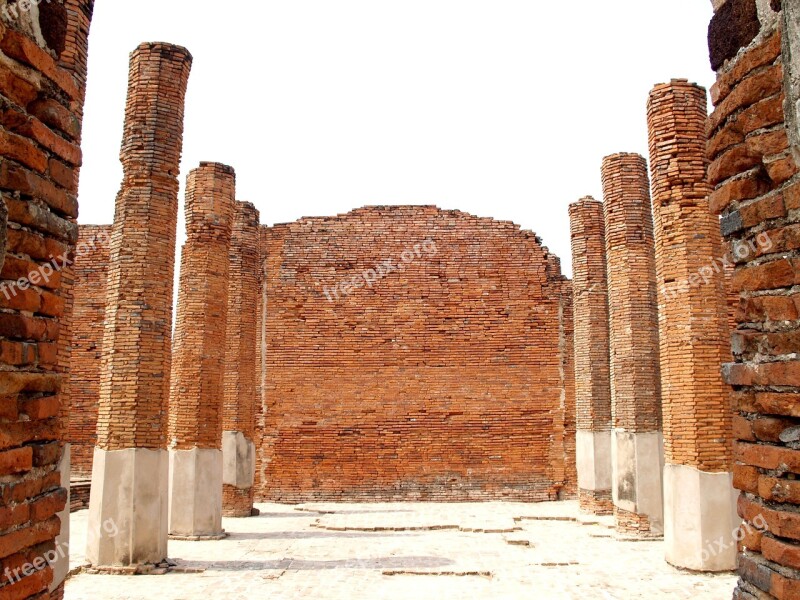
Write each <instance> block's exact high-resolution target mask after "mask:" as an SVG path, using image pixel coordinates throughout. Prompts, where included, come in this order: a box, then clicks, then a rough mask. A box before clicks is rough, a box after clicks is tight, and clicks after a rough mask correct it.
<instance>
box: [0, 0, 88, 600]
mask: <svg viewBox="0 0 800 600" xmlns="http://www.w3.org/2000/svg"><path fill="white" fill-rule="evenodd" d="M37 8H38V7H37ZM92 9H93V2H91V1H90V0H86V1H83V0H66V1H64V2H53V3H50V4H48V6H47V9H46V10H30V11H27V12H21V13H19V14H18V15H17V17H16V18H14V19H9V20H5V19H4V20H3V22H1V23H0V52H1V54H0V105H1V107H0V157H1V158H2V160H0V199H1V200H2V202H0V206H2V208H0V248H2V252H0V279H2V284H1V285H2V290H0V364H2V369H1V370H0V382H2V383H0V387H2V392H0V498H1V499H2V500H1V501H0V571H2V572H6V569H8V570H9V571H8V572H10V573H14V572H15V571H16V573H17V575H12V577H11V579H10V580H9V579H8V578H7V577H4V578H3V580H2V582H0V586H2V587H0V595H2V596H3V597H6V598H28V597H33V596H36V597H37V598H53V599H58V598H61V597H63V581H64V579H65V577H66V574H67V571H68V568H67V564H66V561H64V560H62V561H56V560H54V559H53V560H52V563H47V562H45V561H43V560H41V559H40V557H42V556H47V557H51V558H53V557H57V556H58V555H59V554H58V553H59V550H60V549H61V550H62V551H63V548H64V547H65V546H64V543H65V542H66V539H67V537H68V535H69V533H68V531H69V530H68V514H67V512H66V510H65V506H66V504H67V502H68V488H69V454H70V451H69V445H68V444H66V443H64V442H65V440H66V437H67V436H66V435H65V431H66V429H67V427H66V425H67V423H66V419H67V418H68V406H69V404H68V402H67V398H66V397H65V396H64V395H62V392H65V391H66V392H68V387H67V386H66V381H67V379H68V376H69V373H68V370H69V361H68V356H69V352H68V350H69V348H68V346H67V345H66V343H65V342H64V340H63V339H62V340H59V333H60V332H64V331H68V328H67V327H65V326H64V325H65V323H63V322H62V318H63V316H64V311H65V306H66V305H67V301H68V299H69V294H70V287H69V284H70V280H71V278H70V275H69V272H66V273H63V274H62V272H61V269H62V268H63V267H64V266H65V264H68V263H69V261H70V260H71V257H72V256H73V253H74V249H75V243H76V242H77V239H78V227H77V224H76V219H77V216H78V201H77V192H78V174H79V167H80V164H81V151H80V139H81V123H82V116H83V101H84V92H85V85H86V59H87V44H88V33H89V23H90V21H91V17H92ZM60 330H61V331H60ZM34 560H35V561H36V562H35V563H33V564H34V566H35V568H34V569H32V570H30V571H29V572H28V573H25V574H24V575H23V574H20V568H21V567H23V566H25V565H27V564H28V563H32V562H33V561H34Z"/></svg>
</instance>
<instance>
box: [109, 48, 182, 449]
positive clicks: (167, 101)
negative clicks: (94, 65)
mask: <svg viewBox="0 0 800 600" xmlns="http://www.w3.org/2000/svg"><path fill="white" fill-rule="evenodd" d="M191 64H192V57H191V54H189V52H188V51H187V50H186V49H184V48H180V47H179V46H172V45H169V44H163V43H147V44H142V45H140V46H139V47H138V48H137V49H136V50H135V51H134V52H133V54H132V55H131V61H130V70H129V75H128V86H129V87H128V98H127V103H126V106H125V127H124V131H123V138H122V149H121V152H120V160H121V161H122V168H123V181H122V186H121V189H120V192H119V194H118V195H117V200H116V208H115V217H114V227H113V230H112V236H111V253H110V258H109V269H108V279H107V283H106V317H105V318H106V321H105V332H104V336H103V355H102V361H101V375H100V405H99V408H98V418H97V445H98V447H100V448H102V449H104V450H124V449H126V448H152V449H165V448H166V446H167V439H166V434H167V427H166V425H167V412H168V401H169V388H170V386H169V380H170V360H171V351H172V349H171V345H172V291H173V273H174V268H175V243H176V224H177V219H178V188H179V184H178V173H179V172H180V158H181V151H182V148H183V112H184V97H185V95H186V85H187V83H188V79H189V71H190V69H191Z"/></svg>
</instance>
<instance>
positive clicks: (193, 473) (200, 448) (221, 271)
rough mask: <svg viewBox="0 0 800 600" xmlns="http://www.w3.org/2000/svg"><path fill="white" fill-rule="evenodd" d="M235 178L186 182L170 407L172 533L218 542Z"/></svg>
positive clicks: (229, 174)
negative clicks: (183, 242)
mask: <svg viewBox="0 0 800 600" xmlns="http://www.w3.org/2000/svg"><path fill="white" fill-rule="evenodd" d="M235 188H236V175H235V173H234V171H233V169H232V168H231V167H228V166H226V165H221V164H219V163H208V162H204V163H200V167H199V168H197V169H194V170H193V171H192V172H191V173H189V177H188V178H187V181H186V206H185V214H186V243H185V244H184V246H183V249H182V250H181V275H180V283H179V288H178V317H177V324H176V327H175V343H174V346H173V360H172V386H171V389H170V405H169V444H170V446H169V447H170V454H169V462H170V485H169V505H170V511H169V532H170V535H171V536H173V537H180V538H191V539H209V538H210V539H214V538H219V537H223V536H224V533H223V530H222V404H223V389H224V386H223V369H224V365H225V337H226V336H225V327H226V318H227V313H228V310H227V305H228V270H229V259H228V252H229V249H230V243H231V227H232V225H233V214H234V206H235Z"/></svg>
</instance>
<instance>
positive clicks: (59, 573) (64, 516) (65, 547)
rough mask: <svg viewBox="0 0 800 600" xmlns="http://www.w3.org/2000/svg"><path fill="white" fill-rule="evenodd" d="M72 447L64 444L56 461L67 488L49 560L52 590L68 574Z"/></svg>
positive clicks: (63, 485) (62, 482)
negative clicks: (58, 529) (51, 572)
mask: <svg viewBox="0 0 800 600" xmlns="http://www.w3.org/2000/svg"><path fill="white" fill-rule="evenodd" d="M71 450H72V447H71V446H70V444H64V453H63V454H62V455H61V462H60V463H58V470H59V471H60V472H61V487H63V488H66V490H67V505H66V506H65V507H64V510H62V511H61V512H60V513H58V518H59V519H61V533H59V534H58V537H56V555H55V559H54V560H53V561H51V562H50V566H52V567H53V582H52V583H51V584H50V591H51V592H52V591H53V590H55V589H56V588H57V587H58V586H60V585H61V584H62V583H64V581H65V580H66V578H67V575H68V574H69V500H70V498H69V479H70V470H71V468H72V454H71Z"/></svg>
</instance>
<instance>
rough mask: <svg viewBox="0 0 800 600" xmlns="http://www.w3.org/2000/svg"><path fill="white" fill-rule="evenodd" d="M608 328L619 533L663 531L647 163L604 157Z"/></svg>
mask: <svg viewBox="0 0 800 600" xmlns="http://www.w3.org/2000/svg"><path fill="white" fill-rule="evenodd" d="M602 175H603V196H604V204H603V206H604V211H605V224H606V261H607V269H608V310H609V329H610V334H611V343H610V346H611V413H612V434H611V456H612V468H613V483H612V493H613V498H614V515H615V517H616V519H615V520H616V525H617V531H619V532H620V533H623V534H632V535H635V536H645V537H649V536H661V535H663V533H664V509H663V493H662V485H661V473H662V470H663V468H664V449H663V447H664V441H663V437H662V435H661V379H660V373H659V359H658V304H657V300H656V264H655V263H656V259H655V242H654V241H653V217H652V212H651V207H650V180H649V178H648V176H647V161H646V160H645V159H644V158H643V157H641V156H639V155H638V154H614V155H613V156H608V157H606V158H605V159H603V167H602Z"/></svg>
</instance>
